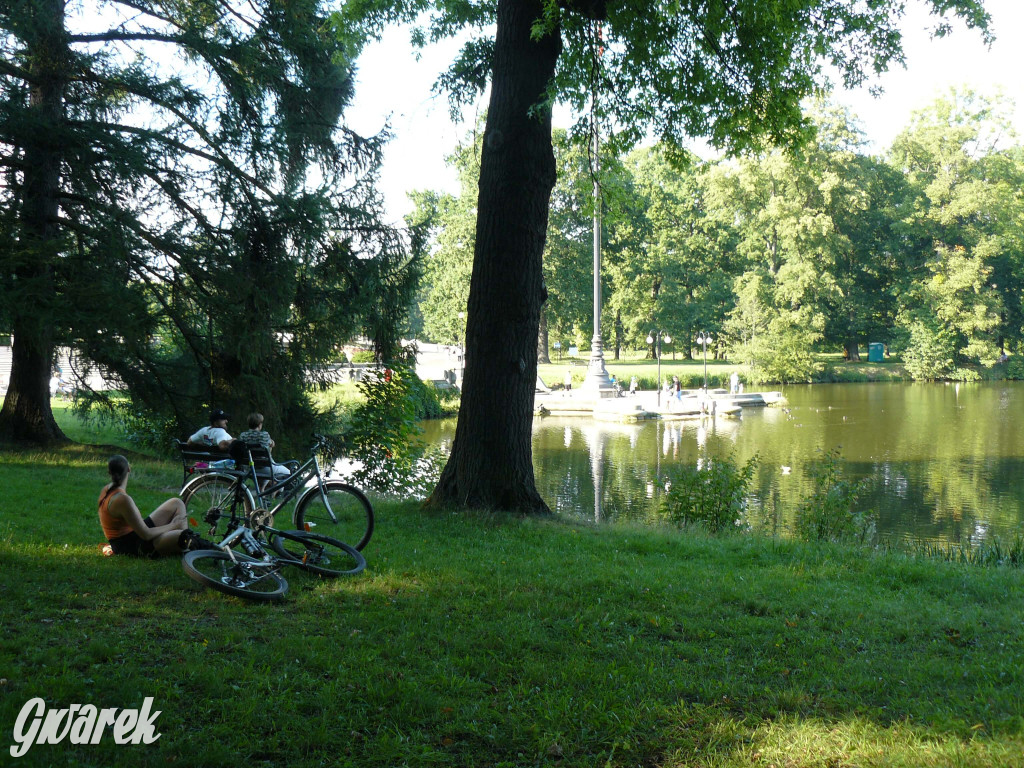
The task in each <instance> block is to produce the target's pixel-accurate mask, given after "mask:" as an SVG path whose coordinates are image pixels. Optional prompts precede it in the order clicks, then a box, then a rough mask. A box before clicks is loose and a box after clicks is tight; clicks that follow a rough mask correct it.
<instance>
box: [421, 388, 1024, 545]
mask: <svg viewBox="0 0 1024 768" xmlns="http://www.w3.org/2000/svg"><path fill="white" fill-rule="evenodd" d="M786 395H787V397H788V398H789V406H788V409H787V410H782V409H777V408H772V409H747V410H745V411H744V413H743V417H742V419H741V420H737V419H729V418H717V419H714V420H708V421H703V422H702V421H677V422H656V421H652V422H641V423H638V424H610V423H602V422H595V421H592V420H590V419H587V418H547V419H538V420H537V421H536V422H535V425H534V442H533V449H534V464H535V469H536V476H537V484H538V488H539V490H540V492H541V495H542V496H543V497H544V498H545V499H546V500H547V501H548V503H549V505H550V506H551V507H552V509H553V510H554V511H555V512H556V513H557V514H560V515H566V516H571V517H576V518H580V519H590V520H600V521H604V520H617V519H626V518H628V519H638V520H642V519H647V518H649V517H651V516H652V515H653V514H654V511H655V510H656V509H657V506H658V505H659V504H660V502H661V490H660V485H661V482H662V481H663V480H664V479H665V478H666V477H667V476H670V475H671V473H672V471H673V470H674V469H676V468H678V467H679V466H682V465H687V464H688V465H690V466H696V465H697V464H698V463H699V462H702V461H703V460H704V459H706V458H708V457H714V456H722V455H732V456H734V457H735V459H736V461H737V462H739V463H743V462H746V461H747V460H748V459H750V458H751V457H753V456H755V455H756V456H757V457H758V459H759V468H758V471H757V473H756V474H755V477H754V483H753V488H752V497H751V510H750V514H751V521H750V522H751V524H752V525H753V526H754V527H763V528H765V529H766V530H768V531H770V532H774V533H780V534H781V533H785V532H786V531H788V530H791V529H792V525H793V519H794V515H795V511H796V509H797V507H798V505H799V503H800V501H801V499H802V498H804V497H805V496H806V495H807V494H808V493H809V492H810V479H809V477H808V475H807V468H808V465H809V464H810V463H811V462H813V461H815V460H818V459H819V458H820V457H821V455H822V452H824V451H829V450H832V449H834V448H837V447H838V449H839V450H840V454H841V457H842V460H843V469H844V472H845V473H846V475H847V476H848V477H849V478H851V479H859V478H867V480H868V494H867V497H866V498H865V499H864V504H863V506H864V507H865V508H869V509H872V510H873V511H874V512H875V513H876V514H877V516H878V530H879V533H880V534H881V535H883V536H886V537H890V538H891V537H899V538H914V539H918V540H926V541H938V542H960V541H979V540H983V539H984V538H986V537H991V536H993V535H999V536H1000V537H1003V538H1012V537H1013V536H1014V535H1015V534H1017V533H1019V532H1022V531H1024V526H1022V520H1024V501H1022V500H1024V431H1022V430H1020V429H1019V428H1018V419H1019V417H1020V415H1021V414H1022V413H1024V384H1021V383H1016V382H1013V383H999V384H969V385H962V386H959V387H957V386H955V385H943V384H865V385H859V384H836V385H815V386H813V387H790V388H788V389H787V391H786ZM446 424H447V425H446V426H444V425H440V424H434V425H431V426H429V427H428V438H429V439H433V440H438V441H442V440H446V439H450V433H451V430H453V429H454V426H453V424H451V423H450V422H449V423H446ZM446 436H448V437H446ZM595 489H596V491H595Z"/></svg>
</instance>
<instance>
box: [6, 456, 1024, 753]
mask: <svg viewBox="0 0 1024 768" xmlns="http://www.w3.org/2000/svg"><path fill="white" fill-rule="evenodd" d="M105 460H106V453H105V452H103V451H101V450H97V449H92V448H83V447H74V448H68V449H65V450H61V451H55V452H46V453H39V452H31V453H29V452H13V451H6V452H0V479H2V481H3V483H4V487H5V500H4V504H3V516H2V518H0V562H2V563H3V569H2V574H3V577H2V584H3V600H2V601H0V678H2V680H0V731H2V732H4V733H5V734H7V738H8V739H10V737H11V734H12V731H13V724H14V721H15V719H16V717H17V714H18V712H19V711H20V709H21V707H22V706H23V705H24V703H25V702H26V701H27V700H28V699H30V698H32V697H34V696H41V697H43V698H44V699H45V700H46V702H47V703H48V704H49V705H51V706H67V705H69V704H72V703H81V704H85V703H93V704H95V705H97V706H98V707H139V706H141V703H142V700H143V699H144V698H145V697H147V696H152V697H154V699H155V702H154V706H155V709H158V710H161V711H162V714H161V715H160V716H159V718H158V720H157V726H158V730H159V731H160V732H161V733H162V734H163V735H162V737H161V738H160V739H159V740H158V741H157V742H156V743H154V744H152V745H138V746H117V745H114V744H113V742H112V740H111V738H110V737H109V734H108V737H107V738H106V739H105V740H104V741H103V743H101V744H99V745H95V746H93V745H88V746H75V745H70V744H68V743H67V742H66V741H65V742H64V743H62V744H60V745H57V746H51V745H45V746H35V747H33V748H32V750H31V751H30V752H29V753H28V755H27V756H26V757H23V758H21V759H20V761H18V763H17V764H18V765H29V766H46V765H56V764H61V765H85V766H140V765H146V766H206V765H247V766H284V765H287V766H289V768H305V767H307V766H309V767H310V768H312V766H324V765H331V766H334V765H342V766H348V765H351V766H400V765H410V766H559V767H562V766H574V767H575V766H580V767H581V768H582V767H584V766H586V767H588V768H589V767H590V766H605V765H611V766H635V765H644V766H670V767H673V768H683V766H687V767H688V766H708V767H710V766H716V767H718V766H723V767H725V766H728V767H731V766H736V767H737V768H738V767H739V766H764V767H765V768H767V766H770V765H775V766H778V767H779V768H781V767H782V766H822V767H825V766H908V767H910V766H913V767H914V768H918V767H920V766H935V767H936V768H938V767H939V766H979V767H981V766H985V767H986V768H988V767H989V766H1024V701H1022V697H1021V695H1020V691H1021V690H1022V683H1024V680H1022V676H1024V674H1022V669H1024V642H1022V640H1024V638H1022V636H1021V635H1022V625H1021V620H1020V611H1019V606H1020V605H1021V603H1022V599H1024V584H1022V582H1021V578H1020V571H1019V570H1017V569H1009V568H974V567H968V566H965V565H960V564H956V563H944V562H939V561H935V560H929V559H924V558H921V559H915V558H909V557H903V556H900V555H898V554H885V555H882V554H874V555H865V553H864V552H863V551H860V550H854V549H846V548H842V547H836V546H816V547H812V546H809V545H804V544H800V543H796V542H781V541H776V540H771V539H764V538H757V537H732V538H725V539H713V538H706V537H699V536H695V535H693V534H688V533H680V532H672V531H665V530H654V529H642V528H632V527H600V528H598V527H588V526H582V525H570V524H567V523H562V522H558V521H553V520H523V519H506V518H502V517H497V516H491V515H487V514H482V513H478V514H469V515H455V514H442V513H433V514H425V513H423V512H421V511H420V510H419V508H418V507H417V506H416V505H414V504H389V505H381V506H380V507H379V508H378V526H377V532H376V534H375V536H374V540H373V541H372V542H371V544H370V546H369V547H368V551H367V553H366V554H367V557H368V561H369V567H368V569H367V571H366V573H365V574H364V575H362V576H360V577H357V578H355V579H351V580H342V581H320V580H317V579H315V578H311V577H307V576H305V575H304V574H302V573H300V572H297V571H296V572H294V573H290V574H289V575H288V578H289V582H290V583H291V591H290V594H289V598H288V600H287V601H286V602H284V603H282V604H276V605H256V604H250V603H245V602H242V601H240V600H237V599H234V598H230V597H228V596H226V595H222V594H219V593H216V592H213V591H210V590H204V589H202V588H200V587H199V585H197V584H195V583H194V582H192V581H190V580H189V579H187V578H186V576H185V574H184V573H183V572H182V569H181V565H180V563H179V562H178V561H177V560H167V561H160V562H148V561H145V562H138V561H133V560H130V559H125V558H103V557H101V556H99V554H98V552H97V544H98V543H99V541H100V531H99V526H98V523H97V520H96V511H95V504H96V496H97V494H98V492H99V489H100V487H101V486H102V484H103V482H104V463H105ZM133 469H134V470H135V472H134V473H133V476H132V486H131V488H130V490H131V492H132V494H133V495H134V497H135V498H136V500H137V501H138V502H139V503H140V506H142V507H143V508H152V507H153V506H154V505H155V504H157V503H158V502H159V501H161V500H162V499H163V498H166V496H168V495H169V494H170V493H172V492H173V491H174V490H175V489H176V482H177V480H178V478H179V475H178V469H177V466H176V465H175V464H174V463H172V462H161V461H156V460H148V459H141V458H140V459H136V460H134V461H133ZM8 743H13V742H8ZM0 746H3V748H4V750H5V751H4V753H3V754H4V755H5V756H6V754H7V752H6V746H7V745H6V744H4V745H0ZM5 763H6V761H5Z"/></svg>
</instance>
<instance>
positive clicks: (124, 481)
mask: <svg viewBox="0 0 1024 768" xmlns="http://www.w3.org/2000/svg"><path fill="white" fill-rule="evenodd" d="M107 471H108V472H109V473H110V483H109V484H108V485H106V486H104V488H103V493H102V494H101V495H100V506H99V514H100V525H101V526H102V528H103V535H104V536H106V537H107V541H109V542H110V547H111V549H112V550H113V552H114V554H115V555H135V556H136V557H160V556H161V555H179V554H181V553H182V552H186V551H188V550H190V549H208V548H211V547H213V546H214V545H213V544H211V543H210V542H208V541H205V540H204V539H201V538H200V537H199V536H197V535H196V534H195V533H194V532H193V531H191V530H189V527H188V517H187V515H186V514H185V502H183V501H182V500H181V499H179V498H173V499H168V500H167V501H165V502H164V503H163V504H161V505H160V506H159V507H157V508H156V510H155V511H154V512H153V514H151V515H150V516H149V517H147V518H146V519H143V518H142V514H141V513H140V512H139V508H138V507H137V506H135V502H134V501H132V497H131V496H129V495H128V494H127V492H126V491H125V487H126V486H127V485H128V475H129V474H131V471H132V468H131V465H130V464H129V463H128V459H126V458H125V457H124V456H112V457H111V458H110V461H108V462H107Z"/></svg>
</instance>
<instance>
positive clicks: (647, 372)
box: [538, 355, 1005, 389]
mask: <svg viewBox="0 0 1024 768" xmlns="http://www.w3.org/2000/svg"><path fill="white" fill-rule="evenodd" d="M588 362H589V360H588V359H587V358H586V357H581V358H577V359H566V360H563V361H561V362H552V363H549V364H541V365H539V366H538V374H539V375H540V377H541V380H542V381H544V383H545V384H547V385H548V386H549V387H552V388H555V389H560V388H562V386H563V385H564V382H565V374H566V373H567V372H568V373H570V374H571V375H572V377H573V385H574V386H579V384H581V383H582V382H583V379H584V378H585V377H586V375H587V365H588ZM820 362H821V364H822V369H821V371H820V373H818V375H817V376H815V379H814V382H812V383H823V384H825V383H839V382H873V381H913V379H912V377H911V376H910V374H908V373H907V371H906V369H905V368H904V367H903V363H902V362H901V361H899V360H897V359H890V360H887V361H886V362H882V363H871V362H868V361H867V360H866V359H865V360H863V361H860V362H855V363H848V362H846V361H844V360H843V358H842V356H840V355H822V356H821V359H820ZM605 367H606V368H607V369H608V373H609V374H610V375H612V376H614V377H615V378H616V380H617V381H618V382H619V383H620V384H621V385H622V386H623V388H624V389H628V388H629V381H630V379H631V378H632V377H633V376H636V377H637V379H638V381H639V382H640V387H641V389H655V388H656V382H657V381H658V363H657V361H652V360H647V359H641V358H636V359H623V360H613V359H605ZM1003 367H1005V366H1003ZM733 371H735V372H736V373H737V374H738V375H739V377H740V380H741V381H743V382H746V383H747V386H749V385H750V383H749V378H750V377H749V371H748V369H747V367H746V366H743V365H737V364H735V363H731V362H729V361H712V360H709V361H708V365H707V380H708V386H709V388H715V387H724V388H728V387H729V377H730V376H731V375H732V373H733ZM1003 375H1005V372H1004V373H1003V374H1000V375H998V378H1003ZM673 376H677V377H679V380H680V382H682V386H683V387H684V388H685V389H697V388H699V387H703V386H704V362H703V360H672V359H671V358H668V357H665V358H662V361H661V380H662V381H663V382H664V381H665V380H666V379H671V378H672V377H673ZM773 386H777V384H770V383H766V384H764V385H763V386H760V387H759V388H761V389H764V388H771V387H773Z"/></svg>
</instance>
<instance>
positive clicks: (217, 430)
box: [188, 408, 234, 452]
mask: <svg viewBox="0 0 1024 768" xmlns="http://www.w3.org/2000/svg"><path fill="white" fill-rule="evenodd" d="M227 426H228V415H227V414H226V413H224V411H222V410H221V409H220V408H214V409H213V410H212V411H210V426H208V427H203V428H202V429H200V430H198V431H197V432H196V433H195V434H194V435H192V436H191V437H190V438H189V439H188V444H189V445H199V446H203V447H204V448H216V449H217V450H218V451H225V452H227V450H228V448H229V447H230V446H231V441H232V440H233V439H234V438H233V437H231V435H229V434H228V431H227Z"/></svg>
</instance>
